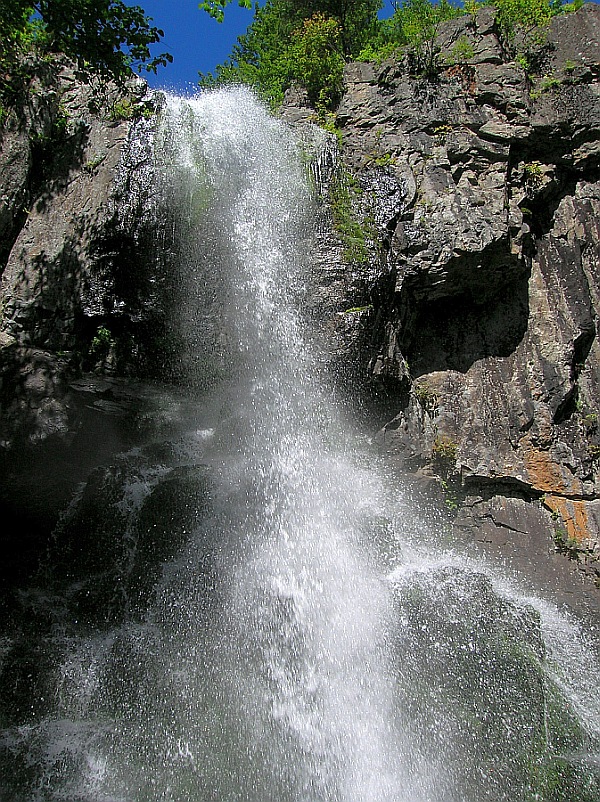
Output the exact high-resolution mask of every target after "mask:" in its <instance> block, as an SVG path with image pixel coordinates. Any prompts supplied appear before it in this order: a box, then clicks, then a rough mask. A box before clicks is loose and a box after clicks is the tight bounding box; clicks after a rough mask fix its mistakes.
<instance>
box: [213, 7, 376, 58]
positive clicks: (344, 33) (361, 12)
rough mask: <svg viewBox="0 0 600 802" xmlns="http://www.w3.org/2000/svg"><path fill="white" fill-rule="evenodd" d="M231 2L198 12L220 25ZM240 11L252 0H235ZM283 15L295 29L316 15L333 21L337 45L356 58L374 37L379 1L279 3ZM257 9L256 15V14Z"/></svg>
mask: <svg viewBox="0 0 600 802" xmlns="http://www.w3.org/2000/svg"><path fill="white" fill-rule="evenodd" d="M231 2H232V0H204V1H203V2H201V3H200V5H199V8H200V9H202V10H204V11H206V12H208V13H209V14H210V15H211V17H214V18H215V19H216V20H218V21H219V22H222V21H223V19H224V16H225V8H226V7H227V6H228V5H229V4H230V3H231ZM238 5H239V6H240V7H242V8H251V7H252V2H251V0H238ZM278 5H279V6H280V10H281V12H282V15H283V16H284V17H285V18H286V19H287V20H289V21H290V22H293V23H294V27H298V25H299V24H301V22H302V20H305V19H310V17H313V16H314V15H315V14H322V15H324V16H325V17H329V18H331V19H334V20H336V22H337V23H338V24H339V26H340V42H341V44H342V50H343V53H344V55H345V56H346V57H351V56H353V55H356V54H357V53H358V52H359V51H360V49H361V48H362V47H363V45H364V44H365V42H366V41H367V40H368V39H369V37H370V36H371V35H372V34H373V32H374V29H375V27H376V25H377V12H378V11H379V9H380V8H381V7H382V5H383V2H382V0H280V2H279V4H278ZM258 10H259V9H258V7H257V8H256V11H255V15H256V12H257V11H258Z"/></svg>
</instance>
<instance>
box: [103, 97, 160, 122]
mask: <svg viewBox="0 0 600 802" xmlns="http://www.w3.org/2000/svg"><path fill="white" fill-rule="evenodd" d="M153 113H154V107H153V105H152V104H151V103H147V102H144V101H142V102H140V101H138V100H135V99H133V98H131V97H124V98H120V99H119V100H116V101H115V102H114V103H113V105H112V107H111V109H110V112H109V115H108V116H109V119H110V120H112V121H113V122H119V121H120V120H137V119H139V118H140V117H144V118H146V119H148V118H149V117H151V116H152V114H153Z"/></svg>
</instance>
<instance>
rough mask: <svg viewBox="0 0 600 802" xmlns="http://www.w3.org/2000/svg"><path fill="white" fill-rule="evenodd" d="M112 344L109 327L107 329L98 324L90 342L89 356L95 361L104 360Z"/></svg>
mask: <svg viewBox="0 0 600 802" xmlns="http://www.w3.org/2000/svg"><path fill="white" fill-rule="evenodd" d="M114 344H115V341H114V340H113V336H112V333H111V331H110V329H107V328H106V326H99V327H98V329H97V330H96V334H95V335H94V336H93V337H92V341H91V343H90V348H89V354H90V357H92V359H93V360H95V361H96V362H100V361H104V360H105V359H106V358H107V357H108V354H109V353H110V349H111V348H112V347H113V346H114Z"/></svg>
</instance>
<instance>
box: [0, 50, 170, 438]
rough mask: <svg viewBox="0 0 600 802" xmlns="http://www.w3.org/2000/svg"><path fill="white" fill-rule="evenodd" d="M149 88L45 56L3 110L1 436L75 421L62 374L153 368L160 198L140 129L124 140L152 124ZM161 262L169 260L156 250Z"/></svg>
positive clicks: (34, 433) (41, 431)
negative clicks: (88, 78) (146, 182)
mask: <svg viewBox="0 0 600 802" xmlns="http://www.w3.org/2000/svg"><path fill="white" fill-rule="evenodd" d="M146 91H147V89H146V85H145V84H143V83H142V82H138V83H136V82H133V83H132V84H131V85H130V86H128V87H127V88H126V89H125V90H121V91H120V90H117V88H116V87H108V88H107V87H104V88H103V89H102V90H100V89H99V88H98V87H94V86H93V85H90V84H82V83H81V81H79V80H78V79H77V76H76V75H75V74H74V72H73V71H72V70H71V69H70V68H69V66H68V65H61V64H54V65H52V66H51V67H47V68H43V69H38V71H37V74H35V76H34V77H33V78H32V81H31V86H30V87H29V91H28V95H27V98H26V99H24V100H23V103H22V105H21V106H20V107H18V108H17V109H15V110H13V111H12V112H11V114H10V115H9V116H8V119H7V121H6V122H5V125H4V128H3V131H2V133H1V135H0V136H1V140H0V145H1V151H0V165H1V168H0V198H1V204H0V259H1V262H0V273H1V279H0V308H1V310H2V316H1V326H0V377H1V382H2V383H1V385H0V394H1V402H2V416H1V420H0V440H1V441H2V444H3V447H6V446H11V445H12V444H13V443H15V442H18V441H19V440H20V439H24V440H26V441H29V442H38V441H42V440H45V439H46V438H48V437H52V435H65V434H68V432H69V429H70V427H71V426H72V423H73V421H72V415H71V412H72V409H71V403H70V400H71V399H70V394H69V391H68V385H67V380H68V378H69V377H72V376H73V375H77V374H79V373H80V372H81V370H84V371H85V370H88V371H89V370H92V369H98V370H102V372H107V371H108V372H115V371H116V372H118V373H120V374H129V375H131V374H134V375H136V374H138V373H140V372H141V373H143V372H144V371H146V372H150V370H151V369H150V368H149V365H148V362H149V361H150V360H151V357H149V355H148V348H146V350H145V351H144V347H143V346H142V345H141V343H142V342H143V341H144V337H143V330H144V329H148V328H150V329H151V330H152V329H153V328H154V329H155V328H156V324H157V320H162V319H163V318H164V316H165V314H166V312H165V311H164V309H163V308H162V307H161V304H160V303H159V302H158V299H157V296H158V295H159V294H160V284H159V285H158V286H159V290H158V291H157V290H156V287H155V285H156V282H153V275H152V272H151V271H150V268H149V263H150V260H149V259H148V258H147V253H148V251H149V249H150V248H151V242H150V241H151V240H152V238H153V236H154V235H155V234H156V226H155V225H154V224H153V221H152V220H151V219H150V216H149V215H148V214H142V213H141V212H140V208H141V207H142V206H144V205H145V206H146V207H150V208H151V205H152V204H151V203H149V199H148V197H144V194H143V190H144V188H143V187H140V186H139V183H140V179H139V176H140V175H141V174H143V170H140V168H141V167H142V166H143V164H144V162H145V161H148V160H149V159H150V153H149V151H148V150H146V151H144V148H143V147H142V146H141V145H140V143H143V141H144V140H143V137H140V136H139V135H138V136H136V142H137V143H138V147H137V149H132V148H131V147H130V145H129V143H130V140H131V132H132V129H135V128H139V127H140V126H144V125H146V126H150V125H151V123H150V122H148V121H147V120H146V118H147V117H149V116H150V115H151V113H152V108H153V104H152V102H151V101H150V100H145V99H144V96H145V94H146ZM126 145H127V147H126ZM133 185H135V187H134V188H133V189H132V187H133ZM145 189H146V190H147V191H150V190H149V189H148V188H147V187H146V188H145ZM134 190H135V191H134ZM134 199H136V200H135V201H134ZM135 203H137V204H138V208H134V207H135ZM155 270H156V272H157V273H159V274H160V265H159V264H156V265H155ZM147 339H148V338H147ZM150 339H151V338H150ZM147 345H148V346H149V347H150V348H152V343H151V342H148V343H147Z"/></svg>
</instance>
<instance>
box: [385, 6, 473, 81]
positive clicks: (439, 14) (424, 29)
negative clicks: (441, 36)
mask: <svg viewBox="0 0 600 802" xmlns="http://www.w3.org/2000/svg"><path fill="white" fill-rule="evenodd" d="M463 13H464V12H463V11H462V9H461V8H458V7H457V6H455V5H452V3H450V2H449V0H439V2H437V3H432V2H430V0H406V2H404V3H403V4H402V5H401V6H399V7H397V8H396V9H395V11H394V17H393V25H394V26H395V35H396V40H397V42H398V44H401V45H407V46H408V48H409V52H410V53H411V55H412V58H413V61H414V68H415V69H416V71H418V72H422V73H425V74H431V73H434V72H435V71H436V69H437V60H438V48H437V46H436V41H435V40H436V37H437V35H438V31H439V28H440V25H441V24H442V22H445V21H446V20H449V19H453V18H454V17H457V16H460V15H461V14H463Z"/></svg>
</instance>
